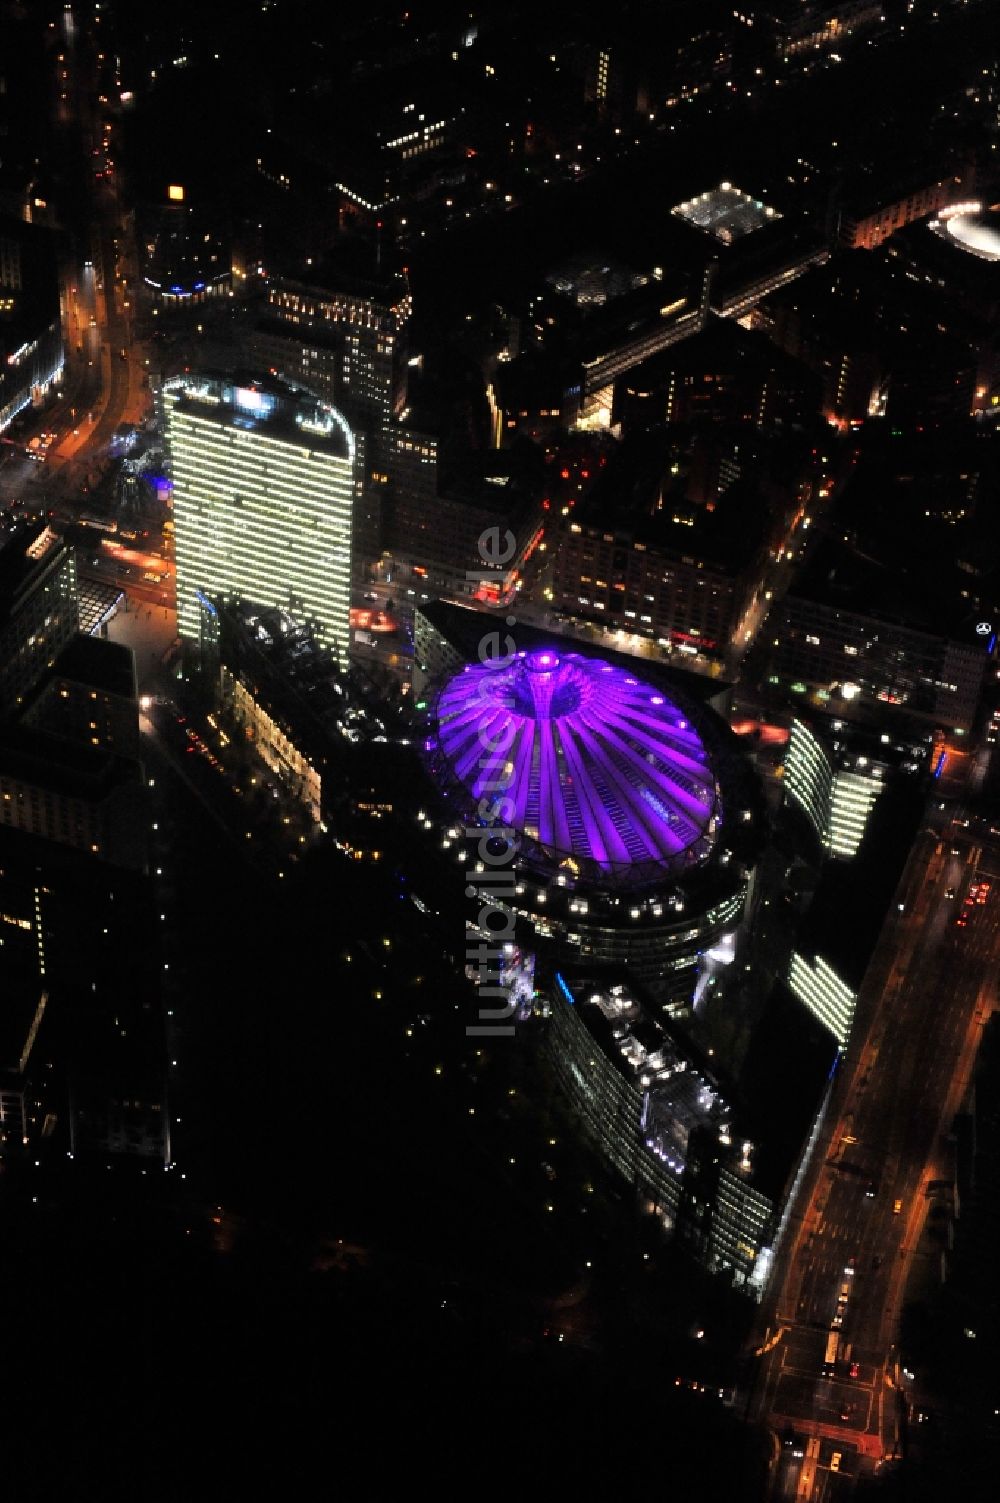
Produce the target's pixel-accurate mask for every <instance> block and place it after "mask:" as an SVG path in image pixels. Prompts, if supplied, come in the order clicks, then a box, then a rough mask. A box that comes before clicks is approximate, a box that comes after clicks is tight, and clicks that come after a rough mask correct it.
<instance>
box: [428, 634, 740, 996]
mask: <svg viewBox="0 0 1000 1503" xmlns="http://www.w3.org/2000/svg"><path fill="white" fill-rule="evenodd" d="M563 646H564V647H565V648H566V649H567V650H561V649H560V647H559V646H555V645H545V646H540V647H536V648H534V649H532V650H530V651H524V652H519V653H517V654H516V655H514V656H512V657H511V658H510V659H509V660H507V661H505V662H503V663H486V664H483V663H475V664H466V665H465V666H464V667H463V668H461V669H459V670H458V671H457V672H452V673H449V674H446V675H445V676H444V677H443V679H442V680H441V681H440V683H439V684H438V685H437V687H436V690H435V691H433V692H432V694H431V696H430V700H429V712H428V724H427V730H426V733H425V739H424V756H425V762H426V765H427V768H428V770H429V772H430V775H431V777H432V779H433V781H434V783H435V785H436V786H437V788H438V790H439V793H440V794H441V796H442V799H443V802H444V805H445V808H446V810H447V812H448V816H449V817H448V824H449V825H450V828H449V829H447V831H446V833H445V837H444V838H445V839H446V840H447V841H455V842H456V844H457V845H459V847H462V844H463V837H464V841H465V842H467V844H465V846H464V848H463V849H462V850H461V859H465V860H467V861H468V863H469V865H468V868H467V869H468V872H469V883H470V885H469V896H474V895H477V894H478V895H479V896H481V897H482V898H483V900H484V901H488V902H489V903H491V904H493V905H506V906H507V907H508V908H509V910H510V911H511V912H512V913H513V914H516V916H517V917H518V918H519V919H521V920H522V921H524V922H527V923H529V924H530V925H531V927H532V928H533V930H534V932H535V935H536V936H537V938H538V939H539V940H540V941H542V942H543V944H545V945H546V946H547V948H548V950H549V951H550V953H551V954H552V955H553V956H554V958H555V959H556V960H557V961H558V962H565V961H566V960H567V959H571V958H577V959H582V960H588V961H593V962H598V963H603V964H616V963H617V964H620V963H624V962H626V961H627V963H628V964H629V967H630V969H631V971H632V973H633V974H634V975H637V976H639V977H641V978H642V979H643V980H644V981H645V982H646V984H647V985H649V986H651V987H654V988H656V989H657V990H658V991H659V992H661V993H663V994H665V995H668V996H669V997H671V998H676V999H677V1000H681V999H682V998H683V997H684V996H685V994H687V995H688V996H689V997H690V995H691V994H692V991H693V981H694V975H695V972H696V971H697V969H698V963H699V960H700V958H701V957H702V956H704V955H705V954H706V953H707V952H709V951H711V950H713V949H715V950H716V951H718V947H719V944H720V942H721V941H722V940H723V938H724V937H725V936H727V935H734V934H735V931H736V930H738V929H739V927H740V925H741V923H742V920H743V917H744V915H745V912H746V909H747V906H748V902H749V899H750V896H751V892H752V882H753V862H754V858H755V854H756V839H757V826H758V824H759V812H758V805H757V789H756V784H755V781H754V778H753V774H752V773H751V771H750V769H749V765H748V764H747V763H746V762H745V761H744V759H743V757H742V753H740V752H739V750H738V749H737V748H736V747H735V746H734V745H732V744H731V743H733V742H734V741H735V738H733V737H732V736H731V733H730V732H729V729H728V727H727V726H726V725H725V723H724V722H723V721H722V720H721V719H720V718H719V717H718V716H717V715H715V713H714V712H713V711H712V710H710V709H709V708H708V707H707V706H705V705H704V704H701V703H697V702H695V701H694V700H693V699H691V698H689V697H688V696H687V695H685V694H684V693H683V692H681V691H679V690H677V689H676V688H675V687H674V686H673V685H670V684H667V683H666V682H660V678H659V676H658V675H657V674H656V672H655V670H652V669H650V668H649V667H648V666H647V665H643V666H641V667H640V665H638V664H637V665H636V666H635V668H634V670H633V668H632V667H631V665H629V666H626V665H624V664H623V663H621V662H620V661H619V662H610V661H607V660H606V659H604V658H599V657H590V656H588V655H587V654H586V653H583V652H580V651H578V650H576V644H573V646H572V649H571V648H570V644H568V643H566V644H563ZM484 842H485V844H484ZM505 858H506V859H505ZM724 948H725V947H724ZM730 949H731V947H730Z"/></svg>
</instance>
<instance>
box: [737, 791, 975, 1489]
mask: <svg viewBox="0 0 1000 1503" xmlns="http://www.w3.org/2000/svg"><path fill="white" fill-rule="evenodd" d="M964 821H965V811H964V810H960V809H956V808H955V806H953V805H949V806H948V807H947V808H942V807H940V806H938V805H935V806H934V809H933V813H932V814H931V816H930V822H929V823H928V825H927V826H926V827H925V829H924V830H923V831H922V832H921V834H920V835H919V837H918V839H917V841H916V843H915V845H914V848H913V851H912V853H911V856H910V859H909V862H908V864H907V867H906V870H905V872H904V875H903V878H902V880H901V882H900V886H899V890H898V892H897V894H896V906H895V908H894V909H893V911H892V913H891V914H890V917H889V920H888V922H887V924H886V927H885V929H884V931H883V935H882V938H881V940H880V943H879V947H878V949H877V951H876V954H875V956H874V957H873V960H872V964H871V966H870V967H869V971H868V974H867V976H866V979H865V984H864V986H863V988H862V993H861V997H860V999H859V1005H858V1017H857V1022H856V1026H855V1033H854V1038H853V1040H852V1044H851V1049H850V1053H849V1055H848V1056H847V1057H846V1059H845V1061H844V1064H843V1068H842V1075H841V1079H840V1080H839V1082H838V1084H837V1086H836V1088H835V1090H834V1092H833V1095H832V1098H831V1102H830V1107H829V1110H828V1114H827V1121H826V1124H825V1130H824V1132H823V1135H822V1137H821V1139H820V1142H819V1144H818V1146H817V1150H816V1152H815V1154H814V1156H813V1160H812V1165H811V1169H810V1173H809V1176H808V1178H807V1180H806V1182H805V1184H804V1186H803V1188H802V1190H801V1192H800V1204H799V1207H798V1209H797V1212H796V1214H795V1216H794V1218H793V1220H792V1221H791V1223H790V1226H789V1230H788V1233H787V1235H786V1239H785V1242H784V1245H783V1246H782V1248H781V1249H780V1250H779V1254H778V1259H777V1262H776V1265H775V1269H774V1272H773V1276H772V1279H771V1283H770V1286H769V1292H768V1295H767V1298H766V1300H765V1305H764V1309H763V1321H764V1330H763V1332H762V1335H761V1338H760V1345H761V1355H760V1357H759V1360H758V1363H757V1369H756V1373H755V1378H754V1388H753V1391H752V1394H751V1400H750V1408H751V1412H752V1413H754V1414H755V1416H756V1417H757V1418H759V1419H763V1420H766V1421H767V1422H768V1423H769V1424H770V1426H771V1428H772V1430H773V1431H774V1433H775V1435H776V1436H777V1437H778V1438H779V1441H780V1442H781V1444H780V1445H779V1447H778V1450H777V1452H776V1459H775V1467H774V1475H773V1483H774V1493H773V1496H775V1497H778V1498H789V1499H791V1498H798V1499H822V1498H836V1497H839V1496H848V1495H849V1493H850V1492H851V1491H852V1490H853V1487H854V1482H855V1480H856V1478H857V1476H858V1475H860V1474H861V1473H864V1472H868V1473H870V1472H871V1471H872V1470H874V1469H875V1468H877V1467H879V1466H881V1465H883V1464H884V1463H885V1462H886V1461H888V1460H891V1459H893V1458H894V1457H895V1456H897V1455H898V1454H899V1447H900V1426H901V1420H902V1416H903V1412H904V1410H905V1405H906V1395H905V1380H903V1379H902V1376H901V1371H900V1368H899V1364H898V1362H897V1360H896V1354H895V1349H894V1341H895V1337H896V1331H897V1324H898V1317H899V1311H900V1305H901V1302H902V1297H903V1291H904V1288H905V1284H906V1279H907V1276H908V1273H909V1271H910V1263H911V1259H912V1256H913V1252H914V1250H915V1247H916V1245H917V1243H918V1240H919V1237H920V1233H921V1229H922V1226H923V1222H924V1217H925V1214H926V1210H927V1207H928V1186H929V1185H931V1184H933V1183H934V1182H935V1181H940V1180H947V1179H948V1178H949V1177H950V1173H951V1169H950V1166H949V1161H948V1144H947V1141H946V1140H947V1134H948V1132H949V1131H950V1128H951V1123H952V1119H953V1117H954V1115H955V1113H956V1111H957V1110H958V1108H959V1105H960V1103H961V1099H962V1096H963V1094H964V1092H965V1089H966V1087H967V1084H968V1080H969V1077H970V1073H971V1069H972V1064H973V1061H974V1058H975V1050H976V1047H977V1044H978V1040H979V1035H980V1032H981V1028H982V1024H983V1023H984V1022H985V1021H986V1018H987V1017H988V1016H989V1013H990V1012H991V1011H992V1010H993V1008H994V1006H995V1004H996V986H995V977H996V975H997V965H998V961H1000V850H998V848H997V841H996V838H995V837H993V836H991V835H989V832H988V831H986V830H985V829H984V827H983V826H982V825H981V824H978V823H976V822H972V823H971V824H966V823H965V822H964ZM984 834H985V836H986V840H987V841H991V842H992V844H989V843H984V839H983V836H984ZM952 893H953V894H954V896H951V895H950V894H952ZM970 893H971V898H970ZM901 1385H903V1386H901Z"/></svg>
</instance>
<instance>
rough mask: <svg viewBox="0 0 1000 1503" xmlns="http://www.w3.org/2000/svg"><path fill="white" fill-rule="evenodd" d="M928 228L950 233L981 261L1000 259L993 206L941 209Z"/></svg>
mask: <svg viewBox="0 0 1000 1503" xmlns="http://www.w3.org/2000/svg"><path fill="white" fill-rule="evenodd" d="M931 228H932V229H933V230H934V231H935V232H936V233H937V234H939V235H946V236H949V237H950V238H951V239H952V240H954V241H955V242H956V243H957V244H958V245H960V246H961V248H962V249H963V250H964V251H968V252H969V254H970V255H973V256H978V257H979V258H980V260H982V261H1000V214H998V213H997V212H996V211H995V210H994V209H987V210H984V209H983V207H982V205H980V204H966V205H959V206H958V207H957V208H956V209H953V210H951V211H945V210H942V212H941V214H940V216H939V217H938V218H937V219H935V220H934V221H933V223H932V225H931Z"/></svg>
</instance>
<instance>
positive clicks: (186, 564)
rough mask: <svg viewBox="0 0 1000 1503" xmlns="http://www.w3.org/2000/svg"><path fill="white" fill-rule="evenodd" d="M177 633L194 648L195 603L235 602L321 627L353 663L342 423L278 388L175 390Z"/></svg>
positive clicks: (350, 512) (350, 458) (350, 505)
mask: <svg viewBox="0 0 1000 1503" xmlns="http://www.w3.org/2000/svg"><path fill="white" fill-rule="evenodd" d="M163 403H164V410H165V416H166V434H167V445H168V452H169V455H170V464H171V474H172V478H173V485H174V490H173V502H174V528H175V551H176V564H177V615H178V630H179V632H180V634H181V635H182V636H183V637H186V638H188V639H189V640H192V641H197V640H198V638H199V635H200V630H201V615H202V614H203V612H202V607H201V603H200V599H199V597H200V596H204V597H207V598H217V599H223V598H225V597H227V596H230V595H234V596H239V597H240V598H243V599H246V600H251V601H254V602H256V603H258V604H260V605H264V606H277V607H282V608H284V609H287V610H290V611H292V612H293V614H295V615H296V616H297V617H298V618H299V619H300V620H307V621H314V622H315V623H316V630H317V636H318V638H319V640H320V641H321V642H322V643H323V644H324V645H325V646H327V647H329V648H330V649H332V650H335V651H337V652H339V653H340V654H341V655H342V656H344V657H346V653H347V647H348V643H349V640H350V607H351V551H352V532H353V519H354V507H355V498H356V478H355V468H356V466H355V444H354V436H353V434H352V432H351V429H350V428H349V427H348V424H347V422H346V421H345V419H344V418H343V417H342V416H341V414H340V413H339V412H338V411H337V410H336V409H335V408H332V407H328V406H326V405H324V404H323V403H321V402H319V401H317V400H316V399H315V398H310V397H306V396H304V395H303V394H302V393H296V392H295V391H294V390H293V389H292V388H290V387H288V386H285V385H283V384H282V383H279V382H269V383H266V384H262V383H261V382H253V383H251V384H248V385H245V386H240V385H238V384H236V383H234V382H233V381H231V380H229V379H227V378H222V377H213V376H203V375H198V376H196V375H191V376H182V377H178V378H176V379H174V380H172V381H169V382H168V383H167V385H166V387H165V388H164V392H163Z"/></svg>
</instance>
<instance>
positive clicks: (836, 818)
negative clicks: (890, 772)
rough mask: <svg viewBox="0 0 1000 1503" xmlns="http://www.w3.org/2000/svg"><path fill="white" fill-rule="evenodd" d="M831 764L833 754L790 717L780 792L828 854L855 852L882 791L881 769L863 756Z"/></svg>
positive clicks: (805, 726) (816, 737)
mask: <svg viewBox="0 0 1000 1503" xmlns="http://www.w3.org/2000/svg"><path fill="white" fill-rule="evenodd" d="M853 764H854V765H853V766H850V765H845V766H842V767H840V768H836V767H835V764H834V760H833V755H832V753H831V752H830V751H828V750H827V748H826V746H825V745H824V744H823V742H822V741H821V740H820V738H819V737H818V736H817V735H816V734H815V732H814V731H812V730H810V728H809V727H808V726H807V725H805V724H804V722H803V721H801V720H793V721H792V729H791V734H790V736H789V740H788V751H787V754H786V757H785V777H784V788H785V795H786V797H787V798H788V799H789V801H790V802H792V803H793V804H796V805H797V806H798V807H799V808H800V809H801V810H802V811H803V813H804V814H805V816H806V818H807V819H808V820H809V823H810V824H811V825H812V828H813V830H814V831H815V833H816V835H817V837H818V839H819V841H820V843H821V844H822V845H823V847H824V848H825V849H826V850H828V851H829V852H830V854H831V856H839V857H847V858H849V857H851V856H854V855H856V854H857V851H858V848H859V847H860V845H861V842H862V840H863V839H864V835H865V830H866V828H867V825H868V819H869V816H870V814H871V812H872V809H873V808H874V807H875V803H876V800H877V799H878V797H879V794H880V793H881V792H882V788H883V784H882V777H883V771H884V769H883V768H882V767H881V766H880V765H879V764H878V763H873V762H872V761H871V760H870V759H869V758H867V757H855V758H853Z"/></svg>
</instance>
